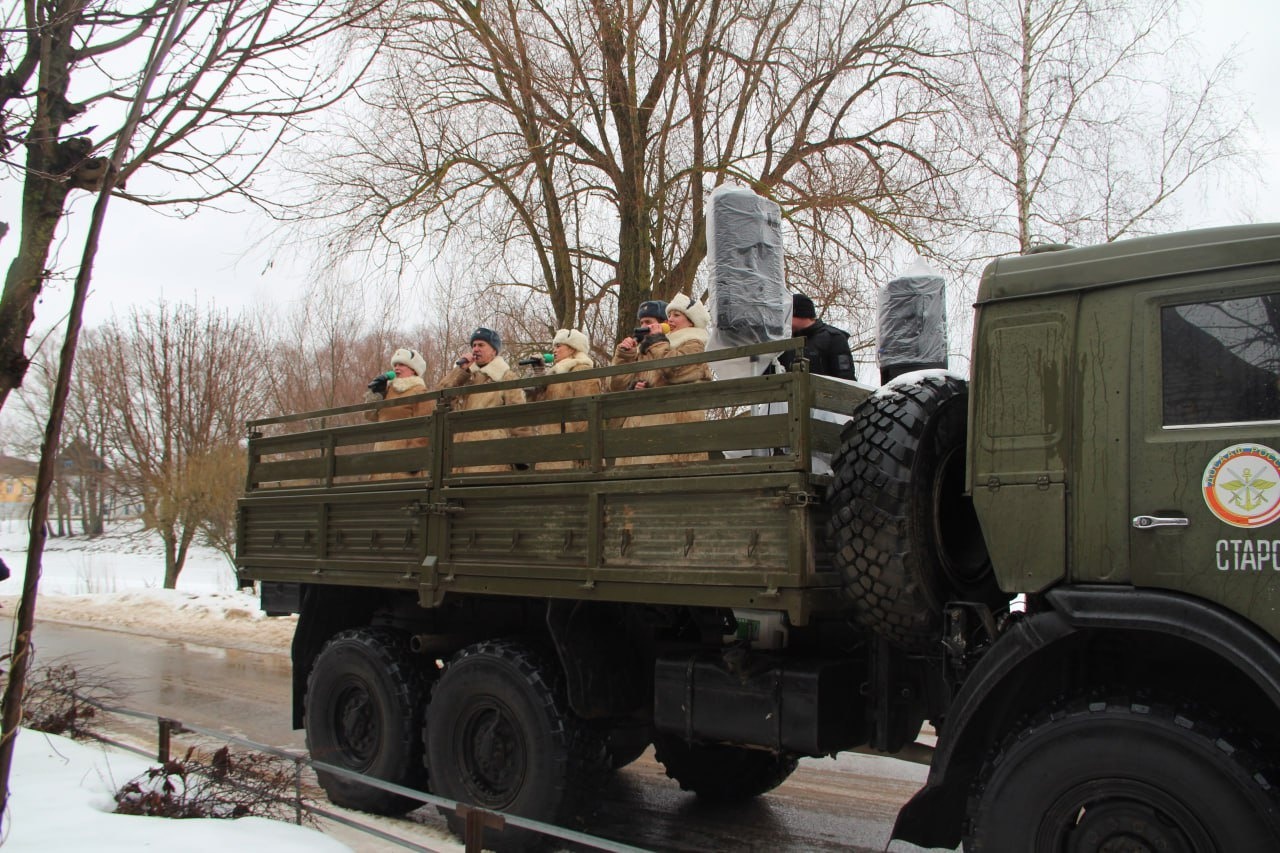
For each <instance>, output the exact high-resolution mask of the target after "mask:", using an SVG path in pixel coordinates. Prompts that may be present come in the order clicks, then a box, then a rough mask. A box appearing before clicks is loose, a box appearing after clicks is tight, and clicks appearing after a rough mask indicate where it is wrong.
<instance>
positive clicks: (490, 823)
mask: <svg viewBox="0 0 1280 853" xmlns="http://www.w3.org/2000/svg"><path fill="white" fill-rule="evenodd" d="M458 817H460V818H462V820H463V832H462V843H463V845H464V847H465V850H466V853H481V851H482V850H484V843H483V842H484V831H485V830H486V829H497V830H501V829H502V828H503V827H504V826H506V825H507V821H506V819H505V818H504V817H503V816H502V815H500V814H496V813H494V812H487V811H485V810H484V809H478V808H476V807H475V806H468V805H466V804H464V803H458Z"/></svg>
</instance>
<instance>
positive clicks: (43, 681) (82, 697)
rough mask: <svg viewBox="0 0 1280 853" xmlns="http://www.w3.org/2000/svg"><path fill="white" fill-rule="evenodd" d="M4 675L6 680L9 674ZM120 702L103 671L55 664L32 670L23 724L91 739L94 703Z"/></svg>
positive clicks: (40, 729) (94, 711)
mask: <svg viewBox="0 0 1280 853" xmlns="http://www.w3.org/2000/svg"><path fill="white" fill-rule="evenodd" d="M6 658H7V656H6ZM4 675H5V678H6V680H7V677H8V672H5V673H4ZM118 699H119V693H118V692H117V691H116V690H115V688H114V687H113V686H112V685H111V684H110V683H109V682H108V681H107V679H106V678H105V676H104V675H103V673H102V672H101V671H99V670H97V669H88V670H80V669H77V668H76V667H75V666H74V665H73V664H70V663H56V662H55V663H53V664H50V665H48V666H42V667H38V668H36V669H33V670H32V672H31V675H30V677H29V679H28V681H27V687H26V690H25V691H24V694H23V699H22V725H23V727H24V728H28V729H32V730H34V731H40V732H48V733H49V734H53V735H64V736H66V737H70V738H85V737H91V736H93V735H94V734H95V732H94V731H92V730H91V728H90V726H91V725H92V723H94V722H96V721H97V719H98V709H97V708H96V707H94V704H92V703H95V702H96V703H101V704H109V703H112V702H115V701H117V700H118Z"/></svg>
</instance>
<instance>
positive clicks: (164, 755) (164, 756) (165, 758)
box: [156, 717, 173, 764]
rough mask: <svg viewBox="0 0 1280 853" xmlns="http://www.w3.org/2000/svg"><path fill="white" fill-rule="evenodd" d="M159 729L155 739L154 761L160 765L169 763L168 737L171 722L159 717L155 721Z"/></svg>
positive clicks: (170, 730)
mask: <svg viewBox="0 0 1280 853" xmlns="http://www.w3.org/2000/svg"><path fill="white" fill-rule="evenodd" d="M156 723H157V725H158V726H159V729H160V734H159V736H158V737H157V738H156V761H159V762H160V763H161V764H168V763H169V737H170V735H171V734H172V731H173V720H166V719H165V718H164V717H160V718H159V719H157V720H156Z"/></svg>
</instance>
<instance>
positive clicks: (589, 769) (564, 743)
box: [426, 640, 607, 851]
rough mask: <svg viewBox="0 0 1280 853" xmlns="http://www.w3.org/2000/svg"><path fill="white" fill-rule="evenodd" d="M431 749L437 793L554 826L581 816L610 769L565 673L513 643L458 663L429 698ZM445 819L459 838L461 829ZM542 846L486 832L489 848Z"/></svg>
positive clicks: (531, 837) (477, 651) (522, 836)
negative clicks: (572, 703) (568, 690)
mask: <svg viewBox="0 0 1280 853" xmlns="http://www.w3.org/2000/svg"><path fill="white" fill-rule="evenodd" d="M426 741H427V755H428V764H429V766H430V767H431V787H432V793H435V794H438V795H440V796H442V797H448V798H449V799H451V800H458V801H459V802H463V803H468V804H471V805H475V806H479V807H480V808H483V809H491V810H495V811H503V812H509V813H511V814H515V815H519V816H520V817H527V818H532V819H533V820H539V821H543V822H546V823H553V824H557V825H564V824H566V823H569V822H570V821H573V820H576V819H578V818H580V817H581V816H582V815H583V813H584V812H585V811H586V810H587V809H586V806H587V804H588V803H589V801H590V797H591V795H592V794H594V793H595V792H596V789H597V787H598V785H599V783H600V782H601V781H603V777H604V774H605V772H606V770H605V768H606V767H607V758H606V756H605V748H604V738H603V737H601V736H600V735H599V734H598V733H596V732H595V731H594V730H593V729H592V728H591V727H590V726H589V725H587V723H585V722H584V721H582V720H580V719H579V718H578V717H577V716H576V715H575V714H574V713H573V712H572V711H571V710H570V709H569V703H568V699H567V698H566V694H565V688H564V678H563V676H562V675H561V674H560V670H559V667H558V666H557V665H556V664H555V663H553V662H552V660H551V659H550V658H548V657H545V656H544V655H542V654H541V653H539V652H538V651H536V650H534V649H532V648H530V647H529V646H527V645H524V644H523V643H519V642H516V641H512V640H494V641H487V642H483V643H477V644H475V645H472V646H468V647H467V648H465V649H463V650H462V651H460V652H458V653H457V654H456V655H454V657H453V659H452V660H451V661H450V662H449V664H448V666H446V667H445V669H444V673H443V674H442V675H441V676H440V681H439V682H438V683H437V684H436V686H435V689H434V690H433V691H432V697H431V712H430V713H429V714H428V715H427V726H426ZM442 811H444V813H445V815H446V817H447V818H448V820H449V826H450V828H451V829H452V830H453V831H454V832H455V833H456V834H458V835H462V831H463V822H462V821H461V820H460V819H459V818H458V816H457V815H456V814H454V813H453V812H452V811H449V810H443V809H442ZM542 840H543V839H542V837H540V836H539V835H538V834H537V833H534V832H531V831H529V830H520V829H517V828H515V827H507V828H506V829H505V830H503V831H502V832H501V834H493V833H491V832H486V833H485V839H484V846H485V848H486V849H494V850H499V851H501V850H524V849H529V848H530V847H536V846H539V844H540V843H541V842H542Z"/></svg>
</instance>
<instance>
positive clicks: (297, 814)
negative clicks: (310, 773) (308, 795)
mask: <svg viewBox="0 0 1280 853" xmlns="http://www.w3.org/2000/svg"><path fill="white" fill-rule="evenodd" d="M293 822H294V823H296V824H297V825H298V826H302V759H301V758H294V759H293Z"/></svg>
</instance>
